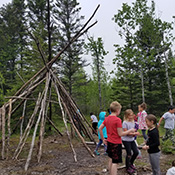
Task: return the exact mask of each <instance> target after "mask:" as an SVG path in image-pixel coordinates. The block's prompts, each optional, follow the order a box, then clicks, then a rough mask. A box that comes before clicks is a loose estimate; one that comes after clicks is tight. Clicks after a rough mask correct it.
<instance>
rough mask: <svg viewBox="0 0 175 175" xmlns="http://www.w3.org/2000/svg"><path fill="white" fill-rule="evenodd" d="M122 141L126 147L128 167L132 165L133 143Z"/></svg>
mask: <svg viewBox="0 0 175 175" xmlns="http://www.w3.org/2000/svg"><path fill="white" fill-rule="evenodd" d="M122 142H123V145H124V146H125V149H126V159H125V164H126V169H128V168H129V166H130V159H131V144H130V142H127V141H122Z"/></svg>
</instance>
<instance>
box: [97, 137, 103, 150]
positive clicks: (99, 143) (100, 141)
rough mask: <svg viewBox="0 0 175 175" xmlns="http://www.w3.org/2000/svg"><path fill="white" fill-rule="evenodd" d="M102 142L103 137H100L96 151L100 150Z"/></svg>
mask: <svg viewBox="0 0 175 175" xmlns="http://www.w3.org/2000/svg"><path fill="white" fill-rule="evenodd" d="M102 143H103V141H102V140H101V139H99V142H98V144H97V146H96V148H95V151H97V150H98V148H99V147H100V146H101V144H102Z"/></svg>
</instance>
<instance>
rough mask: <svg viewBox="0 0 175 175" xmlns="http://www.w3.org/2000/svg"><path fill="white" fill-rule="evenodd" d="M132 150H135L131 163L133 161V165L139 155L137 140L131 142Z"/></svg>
mask: <svg viewBox="0 0 175 175" xmlns="http://www.w3.org/2000/svg"><path fill="white" fill-rule="evenodd" d="M131 150H132V151H133V155H132V157H131V160H130V163H131V165H133V163H134V161H135V159H136V158H137V156H138V154H139V151H138V148H137V145H136V143H135V141H133V142H131Z"/></svg>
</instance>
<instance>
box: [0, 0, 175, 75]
mask: <svg viewBox="0 0 175 175" xmlns="http://www.w3.org/2000/svg"><path fill="white" fill-rule="evenodd" d="M77 1H78V2H79V3H80V6H81V7H82V10H81V15H83V16H85V19H88V18H89V17H90V16H91V14H92V13H93V11H94V10H95V8H96V7H97V5H98V4H100V8H99V10H98V12H97V14H96V16H95V17H94V21H95V20H97V21H98V23H97V24H96V25H95V26H94V27H93V28H91V29H90V30H89V35H91V36H94V37H95V38H98V37H102V39H103V41H104V47H105V50H106V51H109V54H108V55H107V56H106V57H105V67H106V69H107V71H108V72H109V71H110V70H112V69H114V67H115V66H114V65H113V64H112V59H113V58H114V57H115V53H114V50H115V48H114V46H113V45H114V44H122V43H123V42H122V40H121V39H120V37H119V36H118V34H117V26H116V24H115V23H114V21H112V18H113V16H114V14H116V13H117V11H118V10H119V9H121V6H122V3H125V2H127V3H128V4H129V5H131V3H132V2H134V1H135V0H77ZM154 1H155V4H156V14H157V16H159V17H160V18H161V19H162V20H163V21H167V22H171V21H173V18H172V16H175V8H174V6H175V0H154ZM8 2H11V0H0V7H1V6H2V4H5V3H8ZM149 2H150V0H149ZM85 58H86V59H87V60H88V61H90V57H89V56H85ZM86 70H87V72H88V73H89V74H91V69H90V68H87V69H86Z"/></svg>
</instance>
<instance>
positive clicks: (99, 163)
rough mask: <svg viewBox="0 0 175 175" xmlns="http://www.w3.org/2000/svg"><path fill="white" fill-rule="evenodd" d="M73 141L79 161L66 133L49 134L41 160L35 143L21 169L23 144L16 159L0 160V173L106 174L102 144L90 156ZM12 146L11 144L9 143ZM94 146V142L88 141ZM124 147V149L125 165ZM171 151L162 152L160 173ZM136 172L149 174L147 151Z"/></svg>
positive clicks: (168, 165) (166, 165)
mask: <svg viewBox="0 0 175 175" xmlns="http://www.w3.org/2000/svg"><path fill="white" fill-rule="evenodd" d="M73 145H74V148H75V151H76V153H77V160H78V162H77V163H76V162H74V159H73V153H72V151H71V149H70V147H69V144H68V142H67V137H66V136H64V137H62V138H60V137H55V136H52V137H51V136H50V137H47V138H46V139H45V140H44V147H43V155H42V158H41V161H40V163H37V161H36V160H37V159H36V156H35V155H36V151H37V150H36V147H35V151H34V153H33V156H32V160H31V163H30V166H29V170H28V171H27V172H25V171H24V166H25V162H26V156H27V154H28V150H29V147H28V146H26V153H22V154H21V156H20V158H19V159H18V160H12V159H11V158H9V160H0V175H24V174H26V175H108V174H109V173H108V172H105V169H107V162H108V156H106V155H103V152H104V150H103V147H101V148H100V149H99V152H100V153H101V154H100V156H96V157H95V158H93V157H91V155H90V154H89V153H88V151H87V150H86V149H85V148H84V146H83V145H82V144H81V143H80V141H78V140H77V139H74V140H73ZM11 147H12V149H11V150H13V149H14V148H13V147H14V145H13V146H11ZM89 147H90V148H91V150H94V148H95V145H89ZM124 157H125V150H123V163H122V164H120V165H119V166H122V165H124V161H125V160H124ZM173 159H174V155H172V154H168V155H164V154H161V160H160V162H161V171H162V175H163V174H165V173H166V170H167V169H168V168H170V167H171V162H172V160H173ZM135 164H136V167H137V174H138V175H151V167H150V164H149V159H148V154H147V152H146V151H144V150H142V159H137V160H136V161H135ZM125 174H127V173H126V172H125V168H123V169H120V170H119V171H118V175H125Z"/></svg>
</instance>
